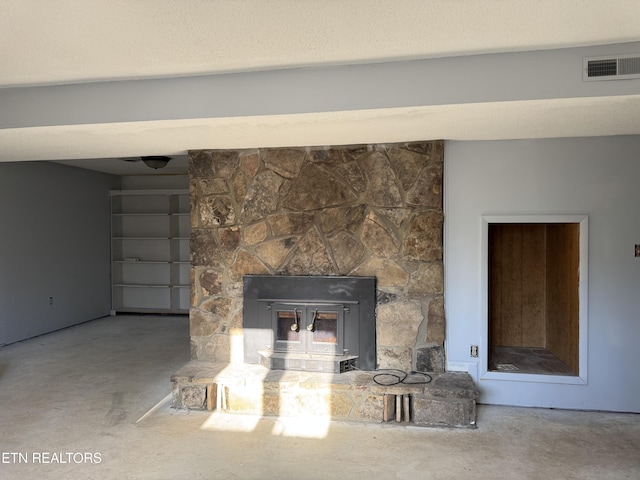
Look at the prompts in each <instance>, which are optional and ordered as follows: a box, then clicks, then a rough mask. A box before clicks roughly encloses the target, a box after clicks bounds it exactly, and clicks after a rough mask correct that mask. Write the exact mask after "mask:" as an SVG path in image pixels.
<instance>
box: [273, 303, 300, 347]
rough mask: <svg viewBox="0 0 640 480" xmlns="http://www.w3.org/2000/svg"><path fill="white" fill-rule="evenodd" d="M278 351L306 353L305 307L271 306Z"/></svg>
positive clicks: (275, 344)
mask: <svg viewBox="0 0 640 480" xmlns="http://www.w3.org/2000/svg"><path fill="white" fill-rule="evenodd" d="M271 309H272V310H271V311H272V315H273V316H272V319H273V322H272V325H273V331H274V332H273V333H274V346H273V349H274V350H276V351H284V352H304V350H305V346H304V337H303V335H302V334H303V331H302V329H303V328H304V326H303V325H302V321H303V314H304V306H300V305H292V304H282V303H275V304H273V305H272V306H271Z"/></svg>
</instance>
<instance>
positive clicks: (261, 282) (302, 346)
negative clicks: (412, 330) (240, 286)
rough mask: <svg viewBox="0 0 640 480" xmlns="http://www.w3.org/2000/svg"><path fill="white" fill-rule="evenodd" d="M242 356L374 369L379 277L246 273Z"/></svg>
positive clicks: (279, 364)
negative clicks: (376, 293) (376, 278)
mask: <svg viewBox="0 0 640 480" xmlns="http://www.w3.org/2000/svg"><path fill="white" fill-rule="evenodd" d="M243 308H244V315H243V332H244V360H245V362H246V363H260V364H262V365H264V366H265V367H267V368H270V369H275V370H305V371H320V372H334V373H342V372H345V371H349V370H354V369H359V370H375V368H376V328H375V325H376V324H375V278H374V277H344V276H273V275H247V276H245V277H244V301H243Z"/></svg>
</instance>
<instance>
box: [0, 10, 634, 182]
mask: <svg viewBox="0 0 640 480" xmlns="http://www.w3.org/2000/svg"><path fill="white" fill-rule="evenodd" d="M638 41H640V2H638V1H637V0H634V1H629V0H608V1H606V2H605V1H602V0H581V1H578V0H565V1H558V0H536V1H518V0H502V1H499V0H481V1H480V0H460V1H451V0H403V1H402V2H399V1H397V0H387V1H384V0H382V1H376V2H371V1H370V0H340V1H334V0H323V1H317V0H274V1H265V0H180V1H175V0H136V1H131V0H58V1H56V2H46V1H42V0H0V65H1V66H2V68H0V87H5V88H6V89H7V88H8V90H6V91H7V92H13V91H18V90H22V89H23V88H27V87H30V86H37V85H61V84H68V85H70V88H73V85H74V84H79V83H83V82H105V81H106V82H109V81H130V80H133V79H150V78H163V77H185V76H193V75H211V74H222V73H229V72H258V71H267V70H279V69H291V68H297V67H316V68H325V67H329V66H333V65H349V64H366V63H381V62H389V61H397V60H407V59H434V58H443V57H452V56H456V57H457V56H469V55H479V54H487V53H494V52H524V51H536V50H550V49H558V48H567V47H580V46H592V45H593V46H595V45H609V44H620V43H627V42H638ZM635 82H640V80H638V81H635ZM389 88H394V86H393V85H389ZM29 91H30V90H27V92H29ZM636 93H637V94H638V95H640V89H637V92H636ZM548 97H549V98H546V99H536V100H535V101H530V102H529V103H527V102H526V99H522V101H518V100H517V99H516V100H510V101H505V102H492V103H490V104H483V105H479V104H477V103H473V102H471V103H464V102H461V103H463V104H459V103H458V102H456V101H451V102H445V103H444V104H442V105H415V106H401V107H398V108H390V109H380V108H374V107H369V108H367V107H366V106H365V108H362V109H357V110H345V111H333V112H316V113H314V112H307V113H304V114H303V115H268V116H260V115H253V114H248V115H244V116H238V117H230V118H213V117H211V118H207V117H202V118H198V119H193V118H171V119H166V120H163V121H158V120H157V119H154V121H136V122H132V121H126V122H124V121H123V122H116V123H113V122H104V123H87V124H71V123H70V124H63V125H55V126H46V125H45V126H42V124H39V123H38V122H37V121H34V122H33V124H32V125H20V126H19V128H11V126H9V127H4V128H0V161H12V160H37V159H83V158H94V159H95V158H114V157H115V158H117V157H130V156H136V155H154V154H172V155H184V154H185V152H186V150H187V149H189V148H223V147H225V146H226V147H232V146H233V147H235V148H242V147H251V146H258V145H261V146H267V145H270V146H275V145H276V144H278V145H319V144H339V143H360V142H362V141H380V142H382V141H404V140H413V139H416V138H419V139H423V140H424V139H434V138H444V139H461V140H464V139H499V138H537V137H541V136H581V135H594V134H595V135H598V134H600V135H616V134H637V133H640V132H639V131H636V129H637V128H638V127H636V126H635V125H639V124H640V122H638V120H639V118H638V98H637V95H624V96H621V95H618V96H614V95H611V96H603V97H598V98H574V99H566V98H564V97H563V96H561V97H560V98H557V97H556V96H555V95H554V94H553V92H551V93H550V94H549V96H548ZM623 100H624V101H623ZM523 102H524V103H523ZM69 108H70V109H73V108H74V106H73V105H69ZM523 108H524V109H525V110H523ZM525 112H526V113H525ZM27 113H28V112H27ZM550 116H551V117H552V118H553V119H554V120H553V121H552V122H549V121H548V119H549V118H550ZM436 119H437V121H436ZM629 122H632V123H631V124H630V123H629ZM336 126H339V128H336ZM98 163H99V162H98V161H97V160H94V163H93V164H94V166H96V165H98ZM102 163H104V162H102ZM108 163H110V164H113V162H108ZM120 163H124V162H120ZM129 167H131V165H129ZM113 168H115V167H113ZM116 170H117V169H116Z"/></svg>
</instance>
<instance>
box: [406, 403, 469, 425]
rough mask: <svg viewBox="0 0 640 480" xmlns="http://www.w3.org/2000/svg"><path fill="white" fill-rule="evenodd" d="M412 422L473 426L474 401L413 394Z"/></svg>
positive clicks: (417, 423)
mask: <svg viewBox="0 0 640 480" xmlns="http://www.w3.org/2000/svg"><path fill="white" fill-rule="evenodd" d="M413 423H414V424H415V425H419V426H428V427H465V428H475V426H476V415H475V401H473V400H468V399H445V398H438V399H435V398H430V397H428V396H421V395H414V396H413Z"/></svg>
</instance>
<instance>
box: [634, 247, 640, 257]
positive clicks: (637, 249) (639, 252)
mask: <svg viewBox="0 0 640 480" xmlns="http://www.w3.org/2000/svg"><path fill="white" fill-rule="evenodd" d="M635 256H636V257H640V245H639V244H636V246H635Z"/></svg>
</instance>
